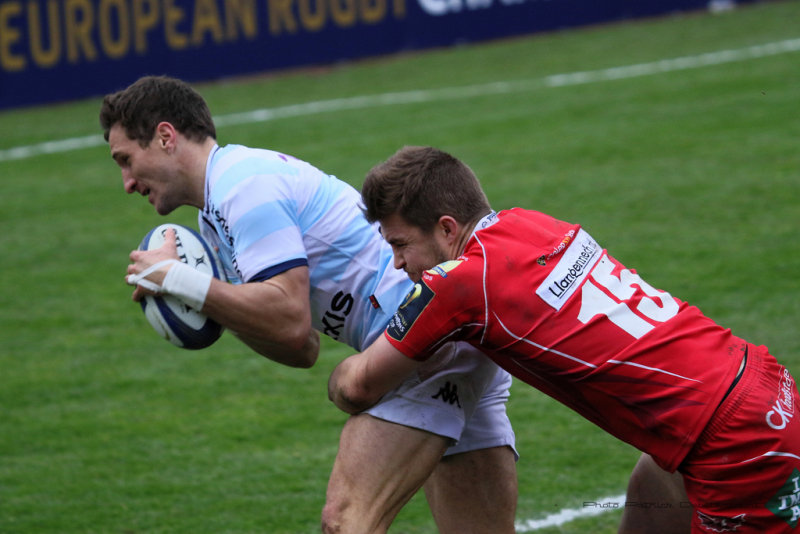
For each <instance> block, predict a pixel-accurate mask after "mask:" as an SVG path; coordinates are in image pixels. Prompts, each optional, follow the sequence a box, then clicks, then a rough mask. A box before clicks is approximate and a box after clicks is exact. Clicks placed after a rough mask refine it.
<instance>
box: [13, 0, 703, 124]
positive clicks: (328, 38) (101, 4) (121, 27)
mask: <svg viewBox="0 0 800 534" xmlns="http://www.w3.org/2000/svg"><path fill="white" fill-rule="evenodd" d="M707 3H708V0H639V1H636V0H194V1H190V0H0V109H2V108H11V107H17V106H25V105H32V104H39V103H44V102H53V101H60V100H69V99H76V98H84V97H90V96H96V95H102V94H105V93H108V92H111V91H114V90H117V89H121V88H123V87H125V86H126V85H128V84H129V83H131V82H132V81H134V80H135V79H136V78H138V77H139V76H141V75H144V74H169V75H172V76H177V77H179V78H183V79H185V80H187V81H194V82H197V81H204V80H211V79H215V78H221V77H226V76H233V75H241V74H250V73H257V72H266V71H272V70H278V69H283V68H287V67H296V66H303V65H321V64H329V63H332V62H337V61H342V60H346V59H354V58H362V57H367V56H377V55H382V54H388V53H392V52H397V51H401V50H417V49H424V48H430V47H438V46H446V45H450V44H454V43H463V42H472V41H479V40H485V39H492V38H499V37H504V36H511V35H520V34H526V33H533V32H538V31H544V30H553V29H558V28H566V27H572V26H579V25H585V24H591V23H598V22H605V21H613V20H620V19H625V18H636V17H643V16H651V15H658V14H662V13H666V12H673V11H685V10H692V9H701V8H705V7H706V6H707Z"/></svg>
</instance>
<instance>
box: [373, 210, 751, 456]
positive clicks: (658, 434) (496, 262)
mask: <svg viewBox="0 0 800 534" xmlns="http://www.w3.org/2000/svg"><path fill="white" fill-rule="evenodd" d="M385 335H386V337H387V338H388V340H389V341H390V342H391V343H392V345H394V346H395V347H396V348H397V349H398V350H400V351H401V352H403V353H404V354H405V355H407V356H409V357H411V358H415V359H420V360H423V359H426V358H427V357H429V356H430V355H431V354H433V352H435V351H436V349H437V348H438V347H439V346H440V345H441V344H442V343H445V342H447V341H453V340H466V341H469V342H470V343H472V344H473V345H475V346H477V347H479V348H480V349H482V350H483V351H484V352H485V353H486V354H488V355H489V356H490V357H491V358H492V359H493V360H495V361H496V362H497V363H498V364H499V365H500V366H501V367H503V368H505V369H506V370H508V371H509V372H510V373H511V374H513V375H514V376H516V377H518V378H519V379H521V380H523V381H525V382H527V383H528V384H530V385H532V386H534V387H536V388H537V389H540V390H541V391H543V392H544V393H546V394H548V395H550V396H552V397H553V398H555V399H556V400H558V401H560V402H562V403H563V404H565V405H567V406H569V407H570V408H572V409H573V410H575V411H577V412H578V413H579V414H581V415H582V416H584V417H585V418H587V419H588V420H590V421H592V422H594V423H595V424H597V425H598V426H600V427H601V428H603V429H605V430H606V431H608V432H609V433H611V434H613V435H614V436H616V437H618V438H619V439H622V440H623V441H626V442H628V443H630V444H631V445H633V446H635V447H637V448H638V449H640V450H642V451H645V452H647V453H649V454H650V455H652V456H653V457H654V458H655V459H656V461H657V462H658V463H659V465H661V467H663V468H664V469H667V470H669V471H674V470H675V469H676V468H677V467H678V465H679V464H680V462H681V461H682V460H683V458H684V457H685V456H686V454H687V453H688V452H689V450H690V449H691V448H692V446H693V444H694V443H695V441H696V439H697V437H698V436H699V435H700V433H701V432H702V431H703V429H704V427H705V426H706V424H707V423H708V421H709V419H710V418H711V416H712V415H713V413H714V411H715V409H716V408H717V407H718V406H719V404H720V403H721V401H722V400H723V398H724V397H725V394H726V392H727V390H728V388H729V387H730V386H731V384H732V382H733V381H734V378H735V377H736V374H737V371H738V370H739V366H740V363H741V361H742V357H743V355H744V353H745V350H746V347H747V343H746V342H745V341H743V340H742V339H740V338H737V337H735V336H734V335H732V334H731V332H730V330H728V329H724V328H722V327H721V326H719V325H717V324H716V323H714V322H713V321H712V320H710V319H709V318H707V317H706V316H704V315H703V314H702V313H701V312H700V310H698V309H697V308H696V307H694V306H690V305H688V304H686V303H685V302H682V301H680V300H678V299H676V298H674V297H672V296H671V295H670V294H669V293H667V292H665V291H660V290H658V289H655V288H653V287H652V286H650V285H649V284H647V283H646V282H645V281H644V280H642V279H641V278H640V277H639V275H638V274H636V272H635V271H633V270H630V269H627V268H625V267H624V266H623V265H622V264H621V263H619V262H618V261H617V260H615V259H614V258H612V257H611V256H609V254H608V253H607V252H606V251H605V250H604V249H603V248H602V247H600V245H598V244H597V243H596V242H595V241H594V239H592V238H591V236H590V235H589V234H588V233H587V232H586V231H584V230H583V229H581V227H580V226H579V225H575V224H569V223H566V222H563V221H559V220H556V219H554V218H552V217H550V216H548V215H545V214H542V213H538V212H533V211H528V210H522V209H518V208H517V209H513V210H508V211H503V212H500V213H499V214H497V215H491V216H489V217H487V218H485V219H484V220H483V221H481V223H479V224H478V225H477V227H476V230H475V232H474V234H473V235H472V237H471V239H470V240H469V241H468V243H467V245H466V248H465V250H464V253H463V254H462V256H460V257H459V258H458V259H457V260H454V261H450V262H446V263H444V264H441V265H439V266H437V267H436V268H434V269H432V270H430V271H427V272H426V273H425V274H424V276H423V278H422V280H421V281H420V282H419V283H418V284H416V286H415V288H414V291H412V293H411V294H409V296H408V297H407V299H406V302H405V303H404V304H403V305H402V306H401V307H400V308H399V309H398V311H397V313H396V314H395V316H394V318H393V319H392V321H391V322H390V324H389V327H388V328H387V330H386V333H385ZM750 350H751V351H752V350H762V349H761V348H759V349H756V348H755V347H753V346H750Z"/></svg>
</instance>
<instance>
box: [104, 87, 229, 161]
mask: <svg viewBox="0 0 800 534" xmlns="http://www.w3.org/2000/svg"><path fill="white" fill-rule="evenodd" d="M163 121H166V122H169V123H170V124H172V125H173V126H174V127H175V129H176V130H178V131H179V132H180V133H181V134H183V135H184V136H186V137H187V138H188V139H191V140H193V141H204V140H205V139H206V138H208V137H211V138H213V139H216V138H217V132H216V129H215V127H214V121H213V120H212V118H211V111H210V110H209V109H208V105H207V104H206V102H205V100H203V97H202V96H200V94H199V93H198V92H197V91H195V90H194V89H192V88H191V87H189V85H188V84H186V83H185V82H183V81H181V80H177V79H175V78H169V77H167V76H145V77H143V78H140V79H139V80H137V81H136V82H135V83H133V84H132V85H130V86H129V87H127V88H126V89H123V90H122V91H118V92H116V93H112V94H110V95H106V97H105V98H104V99H103V105H102V107H101V108H100V126H101V127H102V128H103V135H104V136H105V138H106V141H108V134H109V131H110V130H111V128H112V126H114V125H115V124H119V125H120V126H122V128H123V129H124V130H125V133H126V134H127V135H128V137H129V138H130V139H133V140H135V141H138V142H139V144H140V145H141V146H143V147H144V146H147V145H148V144H149V143H150V141H152V139H153V136H154V135H155V132H156V126H157V125H158V123H159V122H163Z"/></svg>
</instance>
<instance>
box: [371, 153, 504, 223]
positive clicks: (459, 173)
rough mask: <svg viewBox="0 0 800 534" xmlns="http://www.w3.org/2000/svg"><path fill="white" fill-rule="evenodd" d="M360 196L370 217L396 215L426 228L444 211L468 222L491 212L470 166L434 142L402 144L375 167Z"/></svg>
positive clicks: (372, 220)
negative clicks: (433, 145)
mask: <svg viewBox="0 0 800 534" xmlns="http://www.w3.org/2000/svg"><path fill="white" fill-rule="evenodd" d="M361 197H362V199H363V201H364V206H365V212H364V213H365V216H366V217H367V220H369V221H370V222H375V221H379V220H382V219H386V218H387V217H389V216H391V215H394V214H398V215H400V216H401V217H403V219H405V221H406V222H408V223H409V224H412V225H414V226H417V227H419V228H420V229H422V230H423V231H426V232H427V231H430V230H432V229H433V227H434V226H435V225H436V223H437V222H438V220H439V218H440V217H441V216H442V215H449V216H451V217H453V218H454V219H456V220H457V221H458V222H459V223H462V224H466V223H470V222H474V221H477V220H478V219H479V218H480V217H482V216H483V215H486V214H487V213H489V212H490V211H491V207H490V206H489V200H488V199H487V198H486V194H485V193H484V192H483V189H481V185H480V183H479V182H478V178H477V177H476V176H475V173H473V172H472V169H470V168H469V167H468V166H467V165H466V164H464V163H463V162H461V161H460V160H458V159H457V158H455V157H453V156H451V155H450V154H448V153H446V152H443V151H441V150H439V149H436V148H432V147H416V146H407V147H403V148H401V149H400V150H398V151H397V152H396V153H395V154H394V155H393V156H392V157H390V158H389V159H387V160H386V161H384V162H383V163H380V164H378V165H376V166H375V167H373V168H372V170H370V171H369V172H368V173H367V176H366V178H365V179H364V185H363V186H362V189H361Z"/></svg>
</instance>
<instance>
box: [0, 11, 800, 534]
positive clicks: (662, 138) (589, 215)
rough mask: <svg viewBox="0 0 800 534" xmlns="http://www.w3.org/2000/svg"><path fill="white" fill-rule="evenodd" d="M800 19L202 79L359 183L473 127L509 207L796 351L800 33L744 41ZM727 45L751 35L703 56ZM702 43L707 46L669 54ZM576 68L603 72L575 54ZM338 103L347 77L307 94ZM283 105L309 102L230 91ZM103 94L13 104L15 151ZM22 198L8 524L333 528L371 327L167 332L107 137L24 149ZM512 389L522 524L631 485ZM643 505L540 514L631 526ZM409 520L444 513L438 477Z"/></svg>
mask: <svg viewBox="0 0 800 534" xmlns="http://www.w3.org/2000/svg"><path fill="white" fill-rule="evenodd" d="M798 20H800V3H798V2H770V3H759V4H755V5H751V6H749V7H743V8H739V9H736V10H733V11H730V12H725V13H721V14H717V15H711V14H706V13H697V14H690V15H681V16H673V17H668V18H663V19H657V20H646V21H638V22H630V23H625V24H617V25H610V26H602V27H594V28H588V29H582V30H575V31H565V32H559V33H552V34H547V35H538V36H532V37H527V38H522V39H513V40H507V41H502V42H494V43H487V44H482V45H476V46H463V47H458V48H452V49H446V50H438V51H433V52H429V53H425V54H414V55H403V56H397V57H392V58H387V59H381V60H374V61H368V62H363V63H358V64H349V65H341V66H337V67H335V68H330V69H319V70H315V71H313V72H309V71H303V72H296V73H288V74H285V75H281V76H271V77H264V78H251V79H247V80H238V81H226V82H224V83H222V82H221V83H214V84H204V85H199V86H198V88H199V89H200V90H201V92H202V93H203V94H204V95H205V96H206V97H207V99H208V101H209V103H210V105H211V108H212V111H213V112H214V114H215V115H216V116H217V117H220V120H221V121H223V122H221V124H228V125H227V126H226V125H223V126H221V127H220V128H219V139H220V142H221V143H223V144H225V143H232V142H235V143H243V144H248V145H253V146H265V147H270V148H274V149H278V150H281V151H284V152H287V153H290V154H294V155H296V156H298V157H301V158H303V159H306V160H308V161H311V162H313V163H315V164H316V165H317V166H319V167H320V168H322V169H324V170H326V171H327V172H330V173H332V174H335V175H337V176H339V177H340V178H343V179H345V180H347V181H349V182H351V183H352V184H354V185H356V186H358V185H359V184H360V182H361V179H362V177H363V176H364V174H365V172H366V171H367V170H368V169H369V168H370V167H371V166H372V165H374V164H375V163H377V162H378V161H380V160H382V159H384V158H385V157H387V156H388V155H389V154H391V153H392V152H394V151H395V150H396V149H397V148H399V147H400V146H402V145H404V144H430V145H435V146H438V147H441V148H443V149H445V150H448V151H450V152H452V153H454V154H455V155H457V156H459V157H461V158H462V159H464V160H465V161H466V162H467V163H469V164H470V165H471V166H472V168H473V169H474V170H475V171H476V172H477V174H478V176H479V177H481V179H482V181H483V184H484V186H485V188H486V190H487V193H488V195H489V197H490V199H491V201H492V203H493V205H494V207H495V208H498V209H499V208H508V207H512V206H522V207H528V208H535V209H539V210H542V211H545V212H549V213H551V214H553V215H555V216H557V217H559V218H562V219H566V220H570V221H575V222H580V223H582V224H583V225H584V226H585V227H586V228H587V229H588V230H589V231H590V232H591V233H592V235H593V236H594V237H595V238H596V239H597V240H598V241H599V242H600V243H602V244H603V245H604V246H606V247H608V248H609V249H610V250H611V251H612V253H613V254H614V255H615V256H616V257H618V258H619V259H620V260H622V261H623V262H624V263H625V264H626V265H627V266H629V267H632V268H636V269H637V270H638V271H639V272H640V273H641V274H642V275H643V276H644V278H645V279H647V280H648V281H649V282H650V283H651V284H653V285H655V286H656V287H660V288H664V289H667V290H669V291H670V292H671V293H672V294H673V295H675V296H677V297H679V298H682V299H684V300H688V301H689V302H691V303H693V304H696V305H698V306H700V308H701V309H703V310H704V311H705V312H706V314H707V315H709V316H711V317H712V318H714V319H716V320H718V321H719V322H721V323H722V324H724V325H726V326H728V327H730V328H732V329H733V330H734V331H735V332H736V333H737V334H739V335H741V336H743V337H746V338H748V339H749V340H751V341H753V342H756V343H763V344H767V345H768V346H769V347H770V349H771V351H772V352H773V354H775V355H776V356H778V358H779V359H781V360H782V361H783V362H784V363H785V364H786V365H787V366H788V367H789V368H790V369H791V370H793V371H794V373H796V374H797V373H800V338H799V337H798V335H797V324H798V319H799V318H800V299H799V298H798V296H799V295H800V277H798V273H800V244H799V243H800V241H799V240H798V236H797V233H798V229H800V150H798V139H800V120H798V109H799V108H798V102H800V52H798V51H784V52H781V53H769V54H751V55H753V57H750V58H744V56H745V55H747V54H746V53H744V52H741V51H747V50H753V48H751V47H755V46H758V45H764V44H768V43H779V42H786V41H787V40H793V39H797V38H800V28H799V27H798V25H797V21H798ZM757 50H761V49H757ZM795 50H796V48H795ZM718 51H740V53H739V55H737V54H735V53H734V54H726V55H717V56H713V57H715V58H718V59H720V61H704V60H702V58H699V59H698V56H700V55H701V54H706V53H710V52H718ZM678 57H686V58H694V59H690V60H687V61H685V62H680V63H678V62H672V63H669V62H668V63H656V62H658V61H660V60H664V59H669V58H678ZM726 58H727V59H726ZM706 59H708V57H707V56H706ZM630 65H643V67H640V68H637V69H621V70H606V69H614V68H616V67H625V66H630ZM659 71H660V72H659ZM576 72H580V73H590V74H588V75H587V74H584V75H582V76H572V77H560V78H556V77H554V76H555V75H559V74H569V73H576ZM591 73H594V74H591ZM559 80H560V82H561V83H557V82H558V81H559ZM494 82H508V84H506V85H487V84H492V83H494ZM412 91H423V92H416V93H409V92H412ZM386 93H393V94H395V96H394V97H392V98H385V99H381V98H377V97H378V96H379V95H383V94H386ZM397 93H399V94H397ZM356 96H364V97H367V98H365V99H361V100H352V97H356ZM412 97H413V98H412ZM338 99H351V100H338ZM319 101H333V102H332V103H331V102H329V103H328V104H327V110H323V111H318V112H312V111H313V109H314V108H313V107H311V106H305V107H303V106H302V105H303V104H307V103H310V102H319ZM295 105H300V106H298V107H294V108H289V107H287V106H295ZM259 108H269V109H273V110H282V113H283V114H284V115H288V114H291V113H293V114H294V116H292V117H284V118H280V117H278V118H275V119H274V120H267V121H261V122H252V121H248V120H244V119H246V117H247V116H241V115H238V116H235V117H234V116H232V115H231V114H235V113H246V112H250V111H252V110H255V109H259ZM98 109H99V99H91V100H88V101H81V102H75V103H71V104H64V105H57V106H49V107H41V108H30V109H23V110H15V111H7V112H3V113H0V155H2V154H5V155H8V154H9V153H10V152H9V150H10V149H12V148H15V147H27V146H34V145H38V144H39V143H43V142H46V141H54V140H61V139H66V138H72V137H85V136H89V135H95V134H98V133H99V129H98V126H97V112H98ZM223 117H227V118H228V119H227V122H224V121H225V120H226V119H223ZM236 117H238V120H234V119H236ZM0 197H1V198H2V199H3V200H2V202H3V205H2V206H3V209H2V211H1V212H0V222H2V226H3V228H4V230H5V231H4V232H3V233H2V235H0V249H2V250H3V251H5V252H4V254H3V255H2V257H0V273H2V292H0V331H2V349H0V369H2V371H0V377H2V378H0V532H2V533H3V534H11V533H26V534H27V533H37V534H38V533H58V534H63V533H87V534H88V533H118V534H121V533H131V534H133V533H148V534H149V533H184V532H186V533H189V532H191V533H193V534H202V533H214V534H219V533H256V532H258V533H270V534H272V533H312V532H317V531H318V523H319V513H320V509H321V507H322V504H323V502H324V494H325V486H326V481H327V476H328V473H329V470H330V467H331V465H332V462H333V458H334V455H335V453H336V448H337V440H338V433H339V430H340V428H341V426H342V424H343V422H344V421H345V416H344V415H343V414H341V413H339V412H338V411H337V410H336V409H335V408H334V407H333V406H332V405H331V404H329V403H328V402H327V400H326V391H325V383H326V380H327V376H328V373H329V372H330V370H331V368H332V367H333V365H334V364H335V363H336V362H337V361H339V360H340V359H341V358H342V357H344V356H346V355H347V354H348V353H349V351H348V350H347V349H346V348H344V347H342V346H339V345H336V344H335V343H334V342H326V343H325V344H324V346H323V351H324V354H323V356H322V357H321V360H320V363H319V364H318V365H317V366H316V367H315V368H314V369H311V370H305V371H301V370H291V369H287V368H281V367H280V366H278V365H275V364H273V363H271V362H269V361H267V360H264V359H262V358H260V357H258V356H256V355H254V354H253V353H251V352H249V351H248V350H246V349H245V348H244V346H243V345H241V344H239V343H237V342H236V341H235V340H233V339H232V338H231V337H230V336H224V337H223V339H222V340H220V341H219V342H218V343H217V344H216V345H214V346H213V347H211V348H209V349H206V350H203V351H198V352H188V351H181V350H179V349H175V348H173V347H172V346H171V345H169V344H168V343H167V342H165V341H163V340H161V339H159V338H157V337H156V336H155V334H153V333H152V331H151V330H150V328H149V326H148V325H147V323H146V322H145V319H144V316H143V314H142V313H141V312H140V310H139V308H138V306H137V305H134V304H133V303H131V302H130V299H129V296H130V288H128V287H127V286H126V285H125V284H124V283H123V274H124V271H125V266H126V264H127V254H128V252H129V251H130V250H131V249H132V248H134V247H135V246H136V245H137V244H138V242H139V240H140V239H141V237H142V236H143V235H144V233H145V232H146V231H147V230H148V229H149V228H151V227H152V226H154V225H156V224H157V223H158V222H161V219H160V218H158V216H156V215H155V214H154V212H152V208H151V207H150V206H149V205H148V204H147V202H146V201H144V200H143V199H141V198H139V197H136V198H134V197H127V196H126V195H125V194H124V192H123V190H122V186H121V180H120V177H119V172H118V170H117V169H116V167H115V165H114V164H113V162H112V161H111V159H110V157H109V155H108V150H107V147H106V146H104V145H98V146H93V147H89V148H83V149H77V150H71V151H64V152H59V153H56V154H49V155H33V156H30V157H24V158H17V159H10V158H5V160H4V158H3V157H0ZM169 220H172V221H175V222H183V223H185V224H190V225H194V224H195V214H194V212H193V211H192V210H189V209H186V210H185V211H178V212H175V213H174V214H172V215H171V216H170V217H169ZM509 412H510V414H511V418H512V422H514V423H515V428H516V432H517V437H518V447H519V450H520V453H521V454H522V458H521V460H520V462H519V464H518V470H519V485H520V498H519V511H518V517H519V519H520V521H521V522H524V521H527V520H530V519H537V518H542V517H545V516H547V515H548V514H552V513H556V512H558V511H559V510H561V509H564V508H581V507H582V506H583V503H584V502H586V501H595V500H598V499H600V498H602V497H607V496H612V495H619V494H621V493H623V492H624V490H625V484H626V481H627V477H628V474H629V472H630V469H631V467H632V466H633V464H634V462H635V460H636V458H637V457H638V453H637V452H636V451H634V450H633V449H632V448H631V447H629V446H627V445H625V444H623V443H620V442H618V441H616V440H614V439H612V438H611V437H609V436H606V435H605V434H603V433H602V432H601V431H599V430H598V429H596V428H594V427H593V426H592V425H590V424H588V423H586V422H585V421H583V420H581V419H580V418H579V417H577V416H576V415H574V414H572V413H571V412H569V411H568V410H566V409H565V408H562V407H561V406H560V405H558V404H556V403H555V402H553V401H551V400H550V399H548V398H546V397H544V396H542V395H540V394H537V393H536V392H535V391H534V390H533V389H531V388H528V387H527V386H524V385H522V384H519V383H518V384H516V385H515V386H514V388H513V389H512V399H511V401H510V404H509ZM618 518H619V512H610V513H607V514H603V515H601V516H597V517H592V518H585V519H580V520H577V521H575V522H572V523H568V524H565V525H563V526H560V527H551V528H547V529H543V530H539V531H538V532H548V533H552V532H593V533H601V534H602V533H612V532H615V530H616V523H617V521H618ZM391 532H393V533H397V534H400V533H404V534H405V533H408V534H411V533H433V532H435V528H434V526H433V521H432V519H431V518H430V515H429V512H428V510H427V506H426V504H425V502H424V499H421V498H420V496H417V497H415V498H414V500H413V501H412V502H411V503H410V504H409V506H408V507H406V509H404V510H403V512H402V513H401V515H400V516H399V518H398V519H397V521H396V523H395V525H394V526H393V528H392V530H391Z"/></svg>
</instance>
